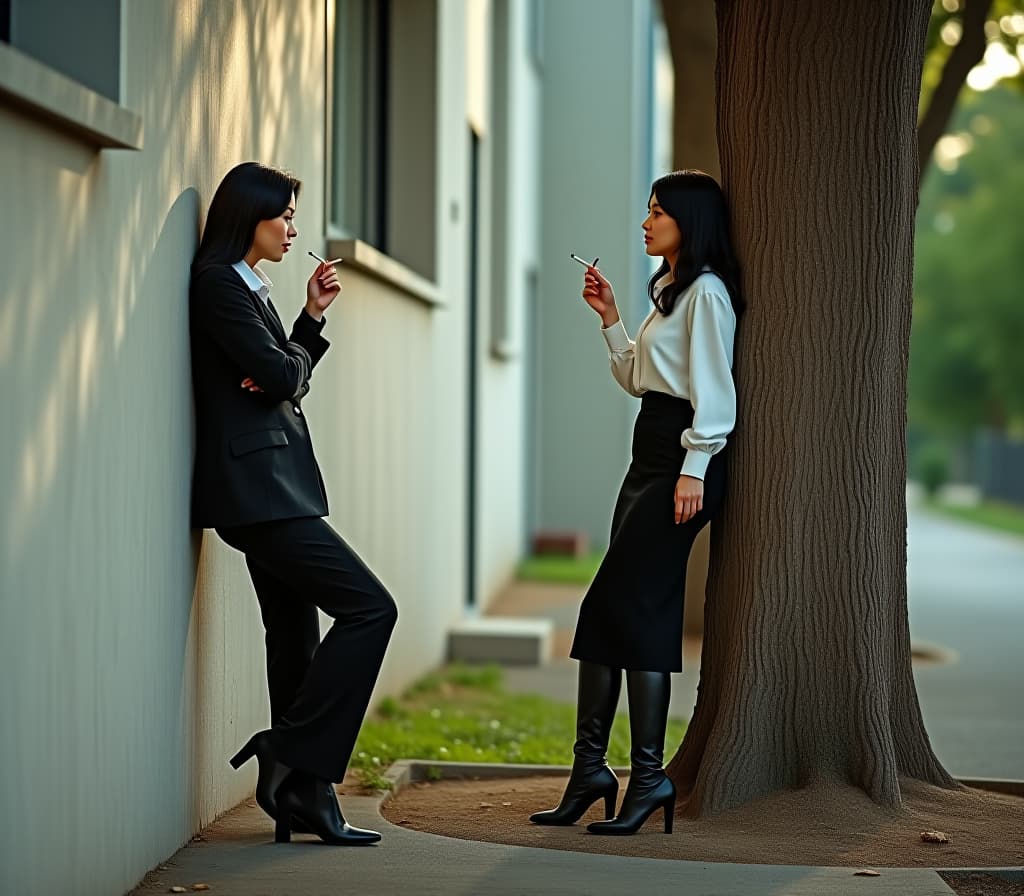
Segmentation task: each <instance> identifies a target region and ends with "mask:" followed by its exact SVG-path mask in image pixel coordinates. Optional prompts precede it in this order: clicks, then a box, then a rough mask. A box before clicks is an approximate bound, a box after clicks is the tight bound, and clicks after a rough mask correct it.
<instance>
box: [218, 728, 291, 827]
mask: <svg viewBox="0 0 1024 896" xmlns="http://www.w3.org/2000/svg"><path fill="white" fill-rule="evenodd" d="M253 756H255V757H256V761H257V762H259V765H260V772H259V777H258V778H257V779H256V802H257V803H259V807H260V808H261V809H262V810H263V811H264V812H266V813H267V815H269V816H270V817H271V818H276V817H277V805H276V793H277V789H278V788H279V787H280V786H281V783H282V782H283V781H284V779H285V778H287V777H288V773H289V772H291V769H290V768H289V767H288V766H287V765H285V764H284V763H282V762H278V761H277V759H276V758H275V757H274V750H273V747H272V746H271V743H270V731H269V730H268V731H258V732H257V733H256V734H254V735H253V736H252V737H250V738H249V742H248V743H247V744H246V745H245V746H244V747H242V749H241V750H239V751H238V752H237V753H236V754H235V755H234V756H232V757H231V767H232V768H239V767H241V766H242V765H244V764H245V763H246V762H248V761H249V760H250V759H252V757H253Z"/></svg>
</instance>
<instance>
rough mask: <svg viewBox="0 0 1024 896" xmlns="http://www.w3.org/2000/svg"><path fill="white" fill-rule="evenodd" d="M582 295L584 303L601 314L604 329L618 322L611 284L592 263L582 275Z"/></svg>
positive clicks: (617, 312)
mask: <svg viewBox="0 0 1024 896" xmlns="http://www.w3.org/2000/svg"><path fill="white" fill-rule="evenodd" d="M582 295H583V298H584V299H585V300H586V303H587V304H588V305H589V306H590V307H591V308H593V309H594V310H595V311H596V312H597V313H598V314H600V315H601V324H602V325H603V326H604V328H605V329H607V328H608V327H610V326H611V325H612V324H615V323H618V320H619V309H618V308H617V307H616V305H615V293H614V291H613V290H612V285H611V283H609V282H608V281H607V280H605V278H604V275H603V274H602V273H601V272H600V271H599V270H598V269H597V268H595V267H594V266H593V265H590V266H589V267H588V268H587V271H586V273H585V274H584V275H583V293H582Z"/></svg>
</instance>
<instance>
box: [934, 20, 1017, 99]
mask: <svg viewBox="0 0 1024 896" xmlns="http://www.w3.org/2000/svg"><path fill="white" fill-rule="evenodd" d="M949 5H951V6H952V5H954V4H952V3H950V4H949ZM955 5H956V8H955V9H953V10H949V9H947V8H946V5H945V4H944V3H943V2H942V0H934V2H933V3H932V15H931V19H930V20H929V22H928V38H927V42H926V44H925V58H924V69H923V70H922V72H921V100H920V108H921V109H922V110H923V109H925V108H927V105H928V102H929V100H930V99H931V94H932V91H933V90H934V89H935V86H936V85H937V84H938V83H939V78H940V77H941V76H942V68H943V66H944V65H945V64H946V60H947V59H949V54H950V52H951V51H952V49H953V47H952V46H951V45H950V44H947V43H946V42H945V41H944V40H943V39H942V30H943V28H946V27H947V26H948V25H949V24H950V23H953V26H954V27H955V26H956V25H958V24H959V23H960V21H961V19H962V18H963V11H964V0H957V2H956V4H955ZM1022 13H1024V0H992V6H991V7H990V9H989V12H988V19H987V25H986V36H988V37H989V40H998V41H999V42H1000V43H1002V44H1003V46H1005V47H1006V49H1007V51H1008V52H1010V53H1012V54H1014V55H1016V53H1017V47H1018V46H1019V45H1020V44H1021V43H1022V37H1021V35H1019V34H1016V33H1012V32H1013V29H1012V28H1003V27H1001V26H1000V23H1001V22H1003V21H1004V19H1006V17H1008V16H1013V15H1015V14H1016V15H1020V14H1022ZM1018 58H1019V57H1018ZM1000 83H1002V84H1004V85H1005V86H1007V87H1009V88H1012V89H1015V90H1018V91H1019V90H1022V89H1024V72H1021V73H1019V74H1018V75H1017V76H1016V77H1014V78H1006V79H1004V80H1003V81H1002V82H1000Z"/></svg>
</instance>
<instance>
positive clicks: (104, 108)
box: [0, 43, 142, 149]
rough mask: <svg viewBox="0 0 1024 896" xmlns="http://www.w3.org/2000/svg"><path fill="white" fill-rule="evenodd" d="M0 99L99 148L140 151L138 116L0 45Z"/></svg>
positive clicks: (140, 120)
mask: <svg viewBox="0 0 1024 896" xmlns="http://www.w3.org/2000/svg"><path fill="white" fill-rule="evenodd" d="M0 102H3V103H4V104H5V105H10V106H14V107H16V108H19V109H21V110H22V111H23V112H24V113H25V114H27V115H29V116H30V117H32V118H36V119H39V120H42V121H46V122H49V123H50V124H52V125H53V126H55V127H56V128H57V129H59V130H61V131H65V132H68V133H71V134H74V135H75V136H76V137H79V138H80V139H83V140H85V141H86V142H87V143H91V144H92V145H94V146H96V147H98V148H99V149H142V118H141V117H140V116H138V115H136V114H135V113H134V112H131V111H129V110H128V109H125V108H124V106H119V105H118V104H117V103H115V102H112V101H111V100H109V99H107V98H106V97H105V96H100V94H98V93H96V92H94V91H92V90H89V88H88V87H83V86H82V85H81V84H79V83H78V82H77V81H74V80H72V79H71V78H68V77H66V76H64V75H62V74H60V72H57V71H54V70H53V69H52V68H50V67H49V66H47V65H43V64H42V63H41V62H36V60H35V59H33V58H32V57H31V56H26V55H25V54H24V53H22V52H20V51H18V50H16V49H14V48H13V47H10V46H8V45H7V44H2V43H0Z"/></svg>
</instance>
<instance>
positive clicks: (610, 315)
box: [601, 307, 619, 330]
mask: <svg viewBox="0 0 1024 896" xmlns="http://www.w3.org/2000/svg"><path fill="white" fill-rule="evenodd" d="M618 322H619V309H618V308H614V307H613V308H611V309H610V310H608V311H606V312H604V314H602V315H601V326H602V327H603V328H604V329H605V330H607V329H608V328H609V327H614V326H615V325H616V324H617V323H618Z"/></svg>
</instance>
